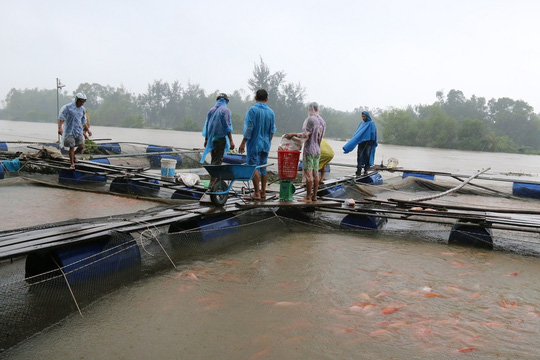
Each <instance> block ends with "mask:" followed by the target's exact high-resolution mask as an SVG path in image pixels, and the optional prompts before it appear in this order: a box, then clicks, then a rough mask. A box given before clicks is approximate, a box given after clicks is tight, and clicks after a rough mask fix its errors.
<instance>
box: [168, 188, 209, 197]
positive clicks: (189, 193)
mask: <svg viewBox="0 0 540 360" xmlns="http://www.w3.org/2000/svg"><path fill="white" fill-rule="evenodd" d="M194 190H195V191H194ZM196 190H197V189H195V188H191V187H186V188H185V189H178V190H176V191H175V192H174V193H173V194H172V196H171V199H178V200H199V199H200V198H201V197H202V196H203V192H204V191H205V190H202V191H201V190H198V191H196Z"/></svg>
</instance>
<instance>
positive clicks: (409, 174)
mask: <svg viewBox="0 0 540 360" xmlns="http://www.w3.org/2000/svg"><path fill="white" fill-rule="evenodd" d="M409 176H413V177H417V178H420V179H427V180H435V175H433V174H422V173H414V172H404V173H403V177H402V179H405V178H406V177H409Z"/></svg>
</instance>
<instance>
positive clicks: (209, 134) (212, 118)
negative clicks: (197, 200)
mask: <svg viewBox="0 0 540 360" xmlns="http://www.w3.org/2000/svg"><path fill="white" fill-rule="evenodd" d="M216 100H217V102H216V105H214V107H213V108H211V109H210V111H208V115H206V122H205V123H204V127H203V131H202V135H203V136H204V152H203V154H202V157H201V164H204V160H205V158H206V155H208V153H210V154H211V156H212V160H211V164H212V165H221V162H222V161H223V154H224V153H225V151H228V150H229V149H230V150H234V142H233V138H232V130H233V126H232V122H231V110H229V108H228V107H227V104H228V103H229V97H228V96H227V94H225V93H220V94H219V95H218V96H217V98H216ZM215 181H216V178H212V179H211V181H210V185H211V184H213V183H214V182H215Z"/></svg>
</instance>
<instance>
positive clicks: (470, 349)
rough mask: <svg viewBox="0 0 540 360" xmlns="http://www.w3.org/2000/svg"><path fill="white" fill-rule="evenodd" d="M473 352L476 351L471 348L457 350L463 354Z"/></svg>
mask: <svg viewBox="0 0 540 360" xmlns="http://www.w3.org/2000/svg"><path fill="white" fill-rule="evenodd" d="M473 350H476V349H475V348H473V347H468V348H463V349H459V350H458V352H461V353H464V352H469V351H473Z"/></svg>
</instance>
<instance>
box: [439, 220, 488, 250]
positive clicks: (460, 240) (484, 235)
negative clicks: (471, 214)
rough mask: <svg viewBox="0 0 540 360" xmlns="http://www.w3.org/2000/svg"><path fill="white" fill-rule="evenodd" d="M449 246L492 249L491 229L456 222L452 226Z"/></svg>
mask: <svg viewBox="0 0 540 360" xmlns="http://www.w3.org/2000/svg"><path fill="white" fill-rule="evenodd" d="M448 244H449V245H464V246H473V247H479V248H483V249H490V250H492V249H493V238H492V232H491V229H486V228H484V227H482V226H477V225H473V224H470V223H464V222H457V223H455V224H454V225H453V226H452V230H451V231H450V237H449V238H448Z"/></svg>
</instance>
